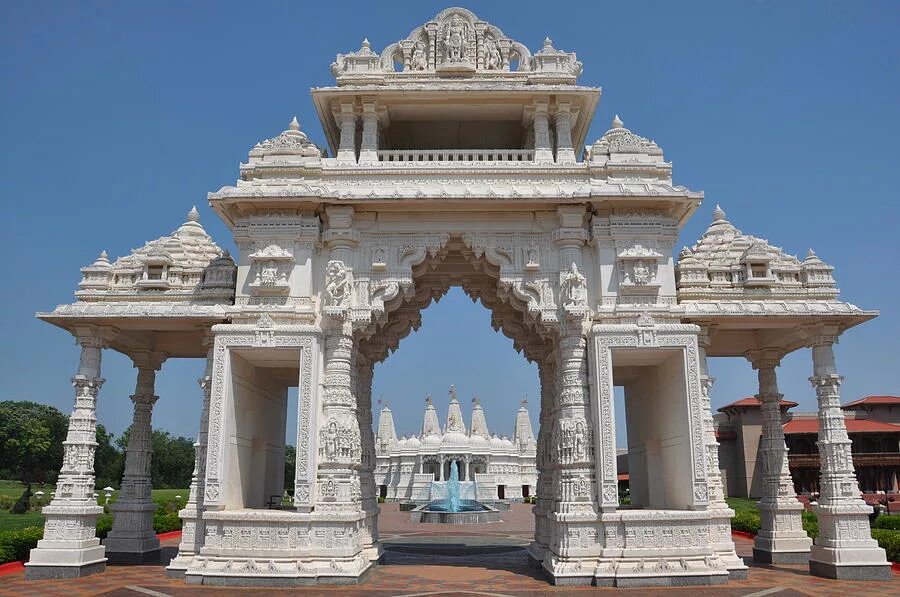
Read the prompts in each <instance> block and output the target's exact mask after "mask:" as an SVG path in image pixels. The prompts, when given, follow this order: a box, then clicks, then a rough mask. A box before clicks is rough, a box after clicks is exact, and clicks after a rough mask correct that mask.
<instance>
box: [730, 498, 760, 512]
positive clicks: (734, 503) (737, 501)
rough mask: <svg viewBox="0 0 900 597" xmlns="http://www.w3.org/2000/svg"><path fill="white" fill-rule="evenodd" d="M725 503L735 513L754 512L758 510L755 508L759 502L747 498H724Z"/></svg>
mask: <svg viewBox="0 0 900 597" xmlns="http://www.w3.org/2000/svg"><path fill="white" fill-rule="evenodd" d="M725 501H726V502H728V505H729V506H731V509H732V510H734V511H735V513H738V512H747V511H752V512H755V511H756V510H758V509H759V508H757V506H756V504H757V502H759V500H751V499H749V498H741V497H730V498H725Z"/></svg>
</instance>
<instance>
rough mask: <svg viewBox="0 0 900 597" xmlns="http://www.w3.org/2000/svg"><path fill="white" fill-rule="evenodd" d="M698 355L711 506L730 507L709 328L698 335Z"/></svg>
mask: <svg viewBox="0 0 900 597" xmlns="http://www.w3.org/2000/svg"><path fill="white" fill-rule="evenodd" d="M697 344H698V357H699V361H700V396H701V399H702V400H703V436H704V444H705V445H706V469H707V470H706V479H707V483H708V484H709V506H708V507H709V508H728V504H727V503H725V488H724V487H723V485H722V473H721V471H720V469H719V441H718V440H717V439H716V427H715V423H714V422H713V417H712V403H711V401H710V393H711V392H712V387H713V384H715V382H716V380H715V378H714V377H711V376H710V374H709V364H708V363H707V360H706V349H707V348H708V347H709V335H708V331H707V330H702V331H701V333H700V334H698V335H697Z"/></svg>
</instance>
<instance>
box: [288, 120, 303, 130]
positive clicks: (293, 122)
mask: <svg viewBox="0 0 900 597" xmlns="http://www.w3.org/2000/svg"><path fill="white" fill-rule="evenodd" d="M288 128H289V129H291V130H292V131H299V130H300V122H299V121H298V120H297V117H296V116H294V118H292V119H291V123H290V124H289V125H288Z"/></svg>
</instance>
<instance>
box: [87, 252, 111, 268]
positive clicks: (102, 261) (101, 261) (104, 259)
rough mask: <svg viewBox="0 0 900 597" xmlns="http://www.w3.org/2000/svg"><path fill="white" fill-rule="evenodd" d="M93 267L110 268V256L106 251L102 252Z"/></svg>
mask: <svg viewBox="0 0 900 597" xmlns="http://www.w3.org/2000/svg"><path fill="white" fill-rule="evenodd" d="M91 265H92V266H93V267H110V263H109V255H107V254H106V251H100V256H99V257H97V259H96V261H94V263H92V264H91Z"/></svg>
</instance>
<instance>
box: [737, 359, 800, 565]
mask: <svg viewBox="0 0 900 597" xmlns="http://www.w3.org/2000/svg"><path fill="white" fill-rule="evenodd" d="M746 357H747V359H748V360H749V361H750V362H751V363H752V364H753V368H754V369H756V370H757V371H758V375H759V393H758V394H757V395H756V399H757V400H759V402H760V404H761V406H760V414H761V416H762V438H761V439H760V441H759V462H760V463H761V465H762V484H763V497H762V499H761V500H759V513H760V517H761V518H762V524H761V526H760V529H759V533H758V534H757V535H756V540H755V541H754V543H753V559H754V560H756V561H757V562H765V563H767V564H803V563H805V562H806V561H807V559H808V558H809V546H810V544H811V543H812V541H811V540H810V538H809V537H808V536H807V534H806V531H804V530H803V521H802V519H801V517H800V513H801V512H803V504H801V503H800V501H799V500H797V495H796V492H795V491H794V483H793V481H792V480H791V473H790V470H789V469H788V450H787V446H786V445H785V443H784V429H783V428H782V425H783V421H782V416H781V399H782V395H781V394H779V393H778V382H777V379H776V375H775V368H776V367H777V366H778V364H779V363H780V362H781V357H782V354H781V353H779V352H778V351H774V350H758V351H750V352H748V353H747V354H746Z"/></svg>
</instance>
